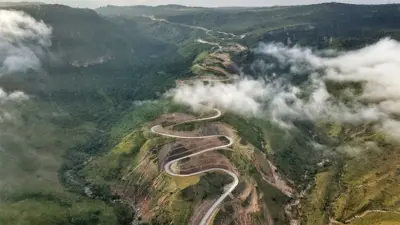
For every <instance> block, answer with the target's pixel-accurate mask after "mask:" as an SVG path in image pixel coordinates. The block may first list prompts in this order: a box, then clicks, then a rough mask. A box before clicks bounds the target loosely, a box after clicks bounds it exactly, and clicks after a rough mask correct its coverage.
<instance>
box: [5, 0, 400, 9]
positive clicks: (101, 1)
mask: <svg viewBox="0 0 400 225" xmlns="http://www.w3.org/2000/svg"><path fill="white" fill-rule="evenodd" d="M10 1H11V2H19V1H21V0H0V2H10ZM37 1H41V2H45V3H59V4H65V5H70V6H74V7H90V8H95V7H99V6H102V5H108V4H109V5H165V4H180V5H190V6H211V7H218V6H272V5H300V4H315V3H322V2H332V1H333V0H327V1H326V0H37ZM338 2H344V3H353V4H386V3H400V0H389V1H388V0H340V1H338Z"/></svg>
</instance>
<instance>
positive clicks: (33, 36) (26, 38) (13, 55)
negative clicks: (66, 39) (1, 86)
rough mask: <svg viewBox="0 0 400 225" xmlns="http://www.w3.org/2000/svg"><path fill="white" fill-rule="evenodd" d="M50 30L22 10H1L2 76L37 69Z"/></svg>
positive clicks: (48, 44) (45, 47)
mask: <svg viewBox="0 0 400 225" xmlns="http://www.w3.org/2000/svg"><path fill="white" fill-rule="evenodd" d="M51 33H52V29H51V27H49V26H47V25H46V24H45V23H43V22H42V21H37V20H35V19H34V18H32V17H31V16H29V15H27V14H26V13H24V12H20V11H10V10H0V75H4V74H7V73H14V72H24V71H27V70H28V69H33V70H38V69H40V67H41V62H40V58H41V57H42V56H43V55H44V54H45V53H46V49H47V48H48V47H50V46H51Z"/></svg>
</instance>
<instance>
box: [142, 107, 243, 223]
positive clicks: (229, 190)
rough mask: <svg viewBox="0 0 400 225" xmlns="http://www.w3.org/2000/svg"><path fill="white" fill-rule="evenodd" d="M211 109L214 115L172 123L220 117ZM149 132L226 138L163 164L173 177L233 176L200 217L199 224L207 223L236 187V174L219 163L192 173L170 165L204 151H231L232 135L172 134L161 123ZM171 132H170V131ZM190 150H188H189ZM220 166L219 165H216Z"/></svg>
mask: <svg viewBox="0 0 400 225" xmlns="http://www.w3.org/2000/svg"><path fill="white" fill-rule="evenodd" d="M213 111H215V112H216V115H213V116H210V117H206V118H198V119H193V120H187V121H184V122H181V123H177V124H174V125H172V127H173V126H176V125H179V124H185V123H193V122H200V121H207V120H213V119H217V118H219V117H221V115H222V113H221V111H220V110H218V109H213ZM150 130H151V132H152V133H154V134H158V135H161V136H164V137H171V138H181V139H205V138H220V137H222V138H226V139H227V140H228V141H229V143H228V144H224V145H220V146H214V147H210V148H206V149H203V150H201V151H199V152H194V153H190V154H187V155H182V156H180V157H178V158H176V159H173V160H170V161H168V162H167V163H166V164H165V165H164V170H165V172H167V173H168V174H169V175H171V176H174V177H190V176H195V175H200V174H204V173H208V172H217V171H219V172H223V173H226V174H228V175H229V176H231V177H232V178H233V181H232V183H230V184H228V187H229V188H225V191H224V193H223V194H222V195H221V196H220V197H218V199H217V200H215V202H214V203H213V204H212V206H211V207H210V208H209V209H208V210H207V212H206V213H205V215H204V216H203V217H202V219H201V221H200V223H199V225H209V224H210V222H211V219H212V218H213V215H214V214H215V213H216V212H217V210H218V207H219V206H220V204H221V203H222V202H223V201H224V200H225V198H226V197H228V196H229V195H230V194H231V193H232V191H233V190H234V189H235V188H236V186H237V185H238V183H239V178H238V176H237V175H236V174H235V173H233V172H231V171H229V170H227V169H225V168H221V165H215V166H214V167H213V168H210V169H201V168H199V169H198V170H197V171H195V172H193V173H189V174H180V173H179V172H178V171H175V169H174V168H173V167H172V165H173V164H174V163H177V162H179V161H182V160H184V159H188V158H190V157H194V156H197V155H201V154H204V153H206V152H210V151H216V150H229V151H231V149H229V147H231V146H232V145H233V143H234V139H233V138H232V137H228V136H225V135H209V136H180V135H174V134H173V131H172V130H167V129H164V128H163V127H162V126H161V125H156V126H154V127H152V128H151V129H150ZM171 132H172V133H171ZM189 152H190V151H189ZM218 166H220V167H218Z"/></svg>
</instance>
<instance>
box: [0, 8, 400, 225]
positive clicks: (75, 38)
mask: <svg viewBox="0 0 400 225" xmlns="http://www.w3.org/2000/svg"><path fill="white" fill-rule="evenodd" d="M0 7H2V8H4V9H14V10H22V11H25V12H26V13H28V14H29V15H31V16H33V17H34V18H36V19H38V20H43V21H44V22H45V23H46V24H48V25H50V26H52V28H53V37H52V43H53V44H52V47H51V48H50V49H49V52H51V53H52V56H54V57H46V58H44V59H43V69H42V70H41V71H39V72H34V71H28V72H26V73H20V74H13V75H7V76H2V77H0V85H1V87H2V88H4V89H5V90H7V91H12V90H22V91H24V92H26V93H27V94H29V95H30V96H32V98H31V99H30V100H29V101H28V102H21V103H19V104H18V105H16V106H15V108H14V109H13V110H14V111H15V118H16V119H18V121H20V122H19V123H17V124H10V125H9V124H2V125H4V127H5V128H2V129H1V130H0V131H1V132H0V136H1V139H0V140H1V148H0V165H1V166H2V170H1V171H0V224H18V225H19V224H21V225H22V224H23V225H25V224H41V225H46V224H49V225H50V224H79V225H83V224H90V225H92V224H93V225H94V224H107V225H113V224H115V225H117V224H118V225H125V224H130V222H131V221H132V220H133V219H136V220H139V219H140V218H137V217H136V216H135V212H134V211H135V210H133V206H132V205H129V204H125V202H128V203H132V202H134V198H135V197H136V198H138V197H143V196H141V195H144V194H146V191H148V192H149V193H147V194H149V195H153V196H155V198H154V199H155V200H157V199H160V198H161V196H164V195H167V196H168V200H170V202H171V204H169V205H167V204H165V205H162V204H161V205H160V206H159V209H160V210H159V212H158V213H157V215H156V216H155V217H154V218H153V220H151V219H150V222H152V224H163V223H164V224H167V223H170V222H171V221H172V222H173V224H176V225H179V224H185V221H187V220H188V215H189V214H190V212H191V210H190V209H192V207H193V205H194V202H195V201H198V200H199V199H201V198H203V197H204V196H208V195H212V194H213V193H212V191H210V192H205V190H214V189H218V188H219V186H218V184H219V183H218V182H217V180H218V179H217V178H216V177H213V176H211V177H209V178H202V179H201V180H200V181H197V180H195V181H190V182H194V183H195V182H200V185H199V187H196V188H188V189H185V191H184V192H183V193H180V192H178V191H177V187H176V186H174V183H175V182H171V180H170V178H168V177H165V175H164V174H158V171H157V169H156V167H155V164H154V158H152V157H149V160H150V162H149V165H150V168H146V169H148V171H150V173H154V174H150V175H151V176H150V175H149V177H146V176H145V177H142V175H143V174H145V175H146V173H144V172H142V173H137V174H135V173H131V174H129V175H130V176H131V177H129V179H128V180H131V181H134V182H133V183H129V182H128V186H129V185H130V186H129V187H128V188H127V187H126V186H127V183H126V182H127V181H126V180H124V179H123V178H126V175H127V173H129V172H130V170H131V169H132V168H134V167H135V166H138V164H139V161H140V160H142V157H144V155H145V152H146V151H149V149H151V148H153V147H157V146H158V145H159V144H160V143H163V142H165V140H162V139H158V138H155V137H153V136H151V135H149V134H148V133H146V129H145V128H144V124H145V123H146V122H148V121H151V120H153V119H154V118H156V117H157V116H159V115H161V114H163V113H166V112H175V111H186V110H187V109H185V108H182V107H181V106H177V105H174V104H172V103H171V102H169V101H168V100H158V101H143V102H142V101H141V100H149V99H150V100H152V99H156V98H158V97H160V96H161V94H162V93H163V92H165V91H166V90H167V89H168V88H170V87H172V86H173V85H174V82H175V80H176V79H181V78H186V77H190V76H192V75H193V74H192V73H199V70H198V69H196V67H192V62H193V61H194V63H195V64H196V63H198V62H199V61H202V60H203V59H204V58H205V57H207V55H208V53H209V52H210V51H211V48H212V47H213V46H210V45H209V44H205V43H198V42H196V40H197V39H199V38H200V39H206V40H208V41H210V42H214V41H215V42H221V43H222V42H224V40H223V39H221V38H219V36H218V35H217V34H216V33H212V35H210V34H209V33H207V32H205V31H204V30H202V29H193V28H190V27H188V26H186V25H194V26H202V27H204V28H207V29H213V30H219V31H225V32H233V33H235V34H246V36H244V37H243V38H242V37H239V36H236V37H232V36H229V35H228V36H229V38H226V40H225V41H226V42H230V41H237V42H240V43H242V44H245V45H247V46H249V47H253V46H255V45H256V44H257V42H258V41H279V42H285V43H287V44H289V45H294V44H302V45H311V46H314V47H316V48H324V47H331V48H337V49H353V48H357V47H360V46H363V45H365V44H368V43H371V42H373V41H375V40H377V39H379V38H380V37H384V36H391V37H393V38H396V39H400V36H399V30H400V25H399V24H398V23H397V21H398V20H399V19H400V18H399V14H398V5H380V6H355V5H347V4H318V5H311V6H291V7H268V8H218V9H211V8H200V7H198V8H192V7H183V6H177V5H169V6H159V7H147V6H137V7H115V6H107V7H103V8H99V9H97V10H96V11H93V10H89V9H75V8H70V7H67V6H62V5H44V4H40V5H39V4H32V5H26V4H0ZM142 15H147V16H150V15H154V16H155V17H156V18H163V19H166V20H168V21H170V22H169V23H168V22H160V21H155V20H151V19H149V18H147V17H143V16H142ZM182 24H183V25H184V26H182ZM219 35H222V34H219ZM224 37H226V36H224ZM256 57H257V56H255V55H254V54H252V53H249V52H246V53H242V54H240V55H237V56H235V58H234V59H235V62H236V63H237V64H238V65H239V66H242V67H243V68H244V71H245V72H246V73H251V74H253V75H254V76H257V74H256V73H254V71H251V69H250V64H251V63H252V62H253V61H254V60H255V59H256ZM200 72H201V71H200ZM221 120H222V121H223V122H226V123H228V124H231V125H233V126H234V127H235V128H236V129H237V131H238V134H239V135H241V136H242V137H243V140H242V143H243V144H245V143H247V142H248V143H250V144H251V145H252V146H254V147H256V148H257V149H259V150H262V151H264V152H265V153H267V155H268V158H270V159H271V160H273V161H274V162H275V163H276V164H277V167H278V169H279V171H282V172H284V174H285V175H287V176H288V177H289V178H290V179H292V180H293V181H294V182H296V184H297V185H298V186H299V187H305V186H307V185H308V184H312V185H311V189H310V190H309V193H308V194H309V195H308V196H309V197H307V198H305V199H303V200H302V204H303V206H304V210H303V212H302V214H301V216H302V218H303V220H304V221H305V222H306V224H316V225H320V224H323V223H325V222H327V221H328V220H329V217H332V218H334V219H337V220H340V221H345V220H347V219H350V218H352V217H353V216H354V215H356V214H357V213H359V212H361V211H363V210H364V209H367V208H368V209H369V208H371V209H387V210H398V209H399V205H398V196H400V194H399V188H398V187H395V185H393V184H395V182H397V181H398V180H396V179H398V178H397V176H398V175H396V174H398V171H397V173H395V172H394V171H395V170H396V168H391V167H390V165H395V164H396V163H397V162H398V159H399V158H400V156H399V155H398V153H397V152H396V151H394V150H395V149H396V148H395V147H394V146H392V145H391V144H389V143H387V141H386V140H385V138H384V137H382V135H381V134H374V133H368V132H366V133H360V132H359V128H358V127H346V126H343V127H342V126H339V125H337V124H324V123H321V124H310V123H308V122H307V121H298V123H297V124H296V125H297V127H298V128H299V130H298V131H297V132H294V133H287V132H285V131H283V130H281V129H279V128H278V127H276V126H274V125H273V124H271V123H269V122H265V121H260V120H249V119H243V118H241V117H238V116H236V115H232V114H226V115H225V116H224V117H223V118H222V119H221ZM6 125H7V126H6ZM309 131H312V133H313V134H315V136H314V137H313V138H319V141H320V142H323V143H327V144H329V145H331V146H332V148H335V147H337V146H339V145H342V144H347V143H352V144H360V143H362V142H364V141H366V140H370V139H374V140H375V141H376V140H378V141H379V143H380V144H382V147H383V148H385V149H388V150H393V151H387V152H385V154H384V155H382V154H380V153H377V152H374V151H369V152H367V154H366V155H365V157H364V158H362V159H359V158H352V157H347V156H344V155H342V154H340V153H338V154H336V153H335V154H334V155H332V156H330V158H329V159H331V160H335V162H337V163H330V164H327V165H325V166H322V167H321V166H316V165H317V163H318V162H320V160H321V159H322V158H323V156H322V153H321V152H318V151H315V149H313V147H312V146H310V137H309V136H308V135H307V132H309ZM355 134H357V135H356V136H355V138H353V139H351V140H349V139H346V138H343V137H347V136H354V135H355ZM3 149H4V150H3ZM146 156H147V155H146ZM229 157H231V159H232V160H234V161H235V163H237V164H238V166H239V168H240V169H241V172H242V173H243V174H246V175H248V176H249V177H253V178H254V179H255V180H256V181H257V182H259V181H260V180H261V178H260V177H259V175H257V172H256V171H255V169H254V167H253V166H252V165H251V162H249V161H248V159H246V158H243V157H242V155H240V154H239V155H231V156H229ZM345 165H347V166H345ZM366 167H368V168H370V170H369V171H365V170H360V168H366ZM382 174H388V175H387V176H385V177H384V178H383V179H381V180H377V179H376V180H374V178H377V176H380V175H382ZM155 181H160V182H159V183H157V182H155ZM154 182H155V184H154ZM190 182H189V183H190ZM177 183H179V182H177ZM216 183H217V184H216ZM327 183H331V184H335V185H332V186H330V185H327ZM213 184H214V186H213ZM360 184H368V186H366V187H365V188H363V189H362V190H360V188H359V185H360ZM152 185H153V186H152ZM183 186H184V185H183ZM149 188H150V189H149ZM212 188H214V189H212ZM259 189H262V191H263V192H264V193H273V194H270V195H267V197H266V198H268V200H267V201H268V202H269V204H272V207H271V205H269V207H270V211H271V212H272V214H273V216H274V219H276V224H285V222H286V221H285V219H286V218H285V216H284V213H283V210H282V208H283V205H284V204H285V203H287V201H288V200H287V198H286V197H282V194H281V193H275V192H277V191H276V190H275V189H273V188H271V187H270V186H268V185H265V184H262V182H260V186H259ZM149 190H150V191H149ZM351 190H355V191H351ZM376 190H381V191H382V192H381V194H380V193H377V192H376ZM127 192H128V194H127ZM193 193H194V194H193ZM360 193H363V194H360ZM129 194H131V195H129ZM135 195H136V196H135ZM193 196H195V197H193ZM124 198H125V199H124ZM127 199H128V201H122V200H127ZM129 200H131V202H130V201H129ZM155 200H154V201H155ZM153 203H154V202H153ZM182 205H184V206H185V209H186V210H181V208H182ZM262 216H263V215H258V217H259V219H260V221H262V219H265V218H262ZM379 216H381V215H379V214H378V213H376V214H371V215H368V218H371V220H378V219H377V218H378V217H379ZM384 217H387V218H388V219H387V220H388V221H390V220H393V221H397V220H398V219H396V218H398V215H397V214H393V215H391V214H390V215H389V214H385V215H384ZM365 220H366V219H365V218H364V219H362V220H360V222H359V224H366V223H365Z"/></svg>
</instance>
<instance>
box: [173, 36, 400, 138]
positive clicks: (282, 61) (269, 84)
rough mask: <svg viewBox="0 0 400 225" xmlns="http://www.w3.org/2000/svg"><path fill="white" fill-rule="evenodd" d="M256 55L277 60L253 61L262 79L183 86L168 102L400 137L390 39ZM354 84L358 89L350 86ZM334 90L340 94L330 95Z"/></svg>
mask: <svg viewBox="0 0 400 225" xmlns="http://www.w3.org/2000/svg"><path fill="white" fill-rule="evenodd" d="M254 53H255V54H259V55H263V56H268V57H267V58H270V59H274V60H271V61H262V60H261V61H260V60H258V61H255V63H254V65H253V68H257V73H258V74H260V73H261V72H260V71H262V73H263V74H264V75H265V76H264V77H263V79H260V80H254V79H250V78H247V77H245V76H242V77H240V78H238V79H237V80H236V81H234V82H233V83H230V84H222V83H219V84H203V83H200V82H199V83H196V84H195V85H191V86H186V85H183V86H179V87H177V88H175V89H173V90H171V91H170V92H168V93H167V96H170V97H172V98H173V100H174V101H176V102H179V103H183V104H186V105H189V106H191V107H193V108H194V109H195V110H196V109H199V108H200V107H201V105H203V104H207V105H210V106H215V107H219V108H222V109H224V110H228V111H231V112H233V113H237V114H240V115H243V116H248V117H259V118H265V119H270V120H273V121H275V122H276V123H278V124H280V125H281V126H285V127H288V126H291V121H293V120H299V119H307V120H315V121H318V120H325V121H338V122H342V123H365V122H374V123H376V124H379V125H377V129H380V130H383V131H386V132H388V133H390V134H392V135H394V136H396V137H400V129H397V125H398V124H400V122H398V121H397V120H395V119H393V118H394V117H395V116H396V115H400V76H399V75H398V71H400V43H399V42H397V41H395V40H392V39H389V38H386V39H382V40H380V41H379V42H377V43H375V44H373V45H370V46H367V47H365V48H362V49H359V50H355V51H348V52H337V51H333V50H324V51H315V50H313V49H310V48H304V47H299V46H295V47H288V46H285V45H283V44H277V43H269V44H260V45H259V46H258V47H257V48H256V49H254ZM264 64H265V65H264ZM275 68H287V71H288V72H287V73H288V74H273V73H275V72H276V71H275V72H273V70H274V69H275ZM271 75H273V76H271ZM285 75H290V76H292V77H293V76H294V77H296V76H298V77H302V76H303V77H305V78H304V81H303V82H301V84H298V82H297V85H294V84H293V83H292V82H289V81H288V80H287V79H283V78H284V77H285ZM355 83H356V84H359V85H358V86H357V87H354V86H352V84H355ZM332 84H334V85H337V86H338V87H340V88H341V89H340V90H336V91H332V90H330V89H329V85H332ZM396 124H397V125H396Z"/></svg>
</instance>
